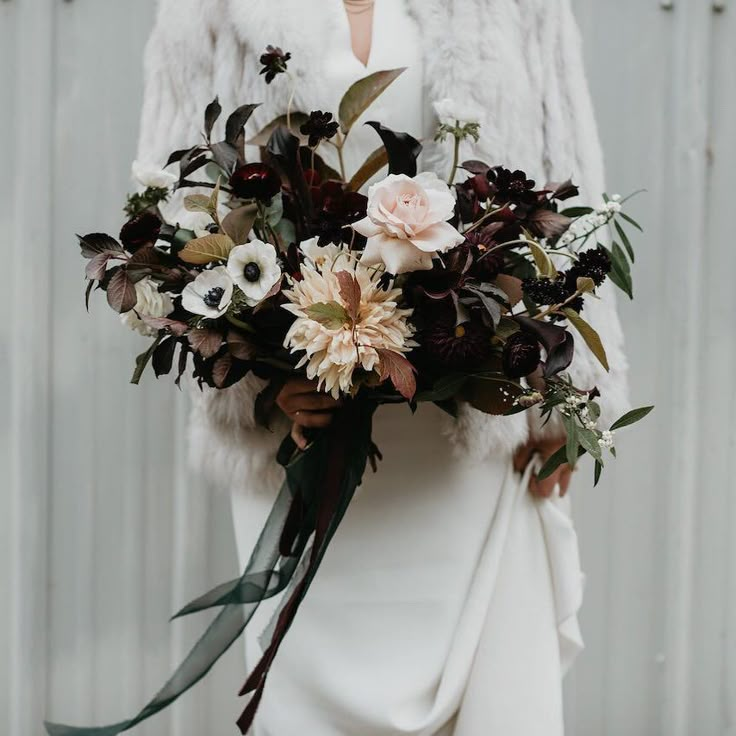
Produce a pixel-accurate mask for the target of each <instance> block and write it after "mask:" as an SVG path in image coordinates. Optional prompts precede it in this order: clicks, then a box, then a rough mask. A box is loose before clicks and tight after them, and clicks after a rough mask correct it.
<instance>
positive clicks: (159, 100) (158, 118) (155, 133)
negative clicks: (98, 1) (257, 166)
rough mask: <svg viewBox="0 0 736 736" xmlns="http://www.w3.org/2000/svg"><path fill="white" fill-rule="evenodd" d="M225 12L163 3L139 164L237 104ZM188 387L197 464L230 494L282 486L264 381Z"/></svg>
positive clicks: (169, 212)
mask: <svg viewBox="0 0 736 736" xmlns="http://www.w3.org/2000/svg"><path fill="white" fill-rule="evenodd" d="M224 12H225V11H224V5H223V2H221V1H220V0H212V2H209V3H202V2H201V0H161V2H160V3H159V8H158V14H157V18H156V24H155V26H154V28H153V31H152V33H151V36H150V38H149V40H148V43H147V46H146V51H145V59H144V74H145V77H144V99H143V110H142V115H141V125H140V137H139V143H138V159H139V160H141V161H144V162H145V163H147V164H151V165H155V166H159V167H160V166H163V164H164V163H165V162H166V159H167V157H168V155H169V154H170V153H171V152H172V151H174V150H176V149H179V148H184V147H186V146H191V145H194V144H195V143H196V142H197V141H198V140H199V139H200V135H201V126H202V114H203V112H204V109H205V107H206V105H207V103H208V102H210V101H211V100H212V98H213V97H214V96H215V94H218V93H219V94H220V95H221V97H225V98H227V99H231V98H233V97H234V93H233V92H232V90H231V89H230V88H229V85H232V84H234V82H232V81H230V80H224V79H223V78H222V76H221V69H222V65H221V64H219V63H218V60H219V61H223V58H224V57H229V58H230V62H229V63H230V64H231V65H236V59H237V58H238V52H239V49H238V48H237V44H236V43H235V41H234V39H233V36H232V32H231V30H229V25H228V23H227V18H226V17H225V15H224ZM218 76H219V78H216V77H218ZM215 85H218V87H219V88H220V89H215ZM189 191H191V190H189ZM182 196H183V193H177V194H175V195H174V196H173V197H172V199H171V201H170V202H168V203H167V204H166V205H165V207H163V208H162V209H163V210H164V213H165V215H166V216H167V218H168V219H170V220H171V221H174V222H175V221H177V220H179V219H180V218H181V217H183V216H184V214H183V211H182V208H181V198H182ZM187 385H188V389H189V393H190V396H191V399H192V412H191V417H190V426H189V457H190V460H191V465H192V466H193V467H195V468H196V469H198V470H201V471H203V473H204V475H205V476H206V477H207V478H208V479H209V480H210V481H211V482H212V483H213V484H214V485H216V486H219V487H223V488H226V489H228V490H230V489H237V488H240V487H243V488H247V489H248V490H250V489H251V488H253V487H254V486H257V487H262V486H264V485H265V486H266V487H267V488H268V489H270V488H271V487H273V486H274V484H276V483H277V480H278V478H277V474H278V467H277V466H276V463H275V462H274V457H275V451H276V447H277V446H278V440H279V438H280V434H279V433H278V432H275V433H273V434H272V433H270V432H268V431H267V430H265V429H262V428H260V427H257V426H256V424H255V421H254V418H253V413H254V412H253V408H254V401H255V397H256V396H257V395H258V392H259V391H260V390H261V389H262V388H263V382H262V381H260V380H259V379H257V378H256V377H255V376H252V375H250V376H248V377H246V378H245V379H244V380H242V381H240V382H239V383H238V384H237V385H236V386H233V387H232V388H229V389H225V390H222V391H218V390H214V389H208V388H206V387H205V388H204V389H203V390H200V389H199V388H198V387H196V386H195V384H194V382H188V383H187ZM279 429H281V427H279Z"/></svg>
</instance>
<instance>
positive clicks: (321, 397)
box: [292, 392, 342, 411]
mask: <svg viewBox="0 0 736 736" xmlns="http://www.w3.org/2000/svg"><path fill="white" fill-rule="evenodd" d="M292 401H293V402H294V403H297V404H298V406H297V407H296V410H297V411H326V410H329V409H337V408H338V407H339V406H341V404H342V401H340V399H333V398H332V396H330V395H329V394H323V393H316V392H313V393H311V394H297V395H296V396H294V397H293V398H292Z"/></svg>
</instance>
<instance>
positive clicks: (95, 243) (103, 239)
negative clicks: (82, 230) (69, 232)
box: [77, 233, 123, 258]
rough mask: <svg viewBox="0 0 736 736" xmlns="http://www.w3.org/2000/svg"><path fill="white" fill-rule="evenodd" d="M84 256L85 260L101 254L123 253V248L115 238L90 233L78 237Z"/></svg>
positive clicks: (103, 234)
mask: <svg viewBox="0 0 736 736" xmlns="http://www.w3.org/2000/svg"><path fill="white" fill-rule="evenodd" d="M77 238H78V239H79V246H80V248H81V249H82V255H83V256H84V257H85V258H94V257H95V256H96V255H98V254H99V253H122V252H123V246H122V245H120V243H118V241H117V240H115V238H111V237H110V236H109V235H106V234H105V233H89V234H88V235H77Z"/></svg>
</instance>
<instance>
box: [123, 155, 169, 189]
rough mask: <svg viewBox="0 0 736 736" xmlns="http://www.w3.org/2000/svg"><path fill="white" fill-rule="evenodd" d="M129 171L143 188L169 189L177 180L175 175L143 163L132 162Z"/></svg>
mask: <svg viewBox="0 0 736 736" xmlns="http://www.w3.org/2000/svg"><path fill="white" fill-rule="evenodd" d="M131 170H132V174H133V178H134V179H135V180H136V181H137V182H138V183H139V184H140V185H141V186H144V187H158V188H159V189H169V188H170V187H172V186H173V185H174V184H175V183H176V181H177V180H178V177H177V176H176V175H175V174H172V173H171V172H169V171H166V170H164V169H159V168H158V167H157V166H153V165H152V164H147V163H145V162H143V161H133V166H132V167H131Z"/></svg>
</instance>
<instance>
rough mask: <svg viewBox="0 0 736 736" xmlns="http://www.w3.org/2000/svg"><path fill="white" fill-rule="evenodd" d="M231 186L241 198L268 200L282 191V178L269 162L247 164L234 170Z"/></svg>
mask: <svg viewBox="0 0 736 736" xmlns="http://www.w3.org/2000/svg"><path fill="white" fill-rule="evenodd" d="M230 186H231V187H232V190H233V192H234V194H235V196H236V197H240V199H257V200H259V201H261V202H268V201H270V200H271V199H273V198H274V197H275V196H276V195H277V194H278V193H279V192H280V191H281V179H280V178H279V175H278V174H277V173H276V172H275V171H274V170H273V169H272V168H271V167H270V166H268V165H267V164H262V163H253V164H245V165H243V166H241V167H240V168H238V169H236V170H235V171H234V172H233V175H232V176H231V177H230Z"/></svg>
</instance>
